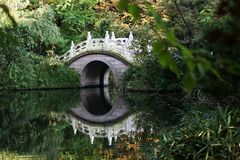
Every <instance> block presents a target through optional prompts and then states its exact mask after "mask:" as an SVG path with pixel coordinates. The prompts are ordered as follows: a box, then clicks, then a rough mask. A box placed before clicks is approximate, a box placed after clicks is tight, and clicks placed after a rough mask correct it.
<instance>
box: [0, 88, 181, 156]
mask: <svg viewBox="0 0 240 160" xmlns="http://www.w3.org/2000/svg"><path fill="white" fill-rule="evenodd" d="M168 98H169V99H171V97H161V96H156V95H151V94H127V95H124V96H123V95H121V94H118V93H117V91H115V90H109V89H108V88H101V89H100V88H94V89H82V90H77V89H76V90H74V89H73V90H52V91H25V92H0V160H2V159H3V160H4V159H53V160H55V159H56V160H58V159H61V160H65V159H66V160H68V159H69V160H70V159H76V160H78V159H84V160H85V159H91V160H92V159H93V160H95V159H96V160H97V159H145V157H144V154H143V150H142V139H144V138H147V137H148V136H149V135H150V134H155V133H156V131H158V130H161V129H162V128H166V127H169V126H170V125H174V124H175V123H176V121H177V117H176V112H175V109H173V108H174V107H177V106H178V103H177V100H176V101H175V100H173V99H171V100H169V99H168Z"/></svg>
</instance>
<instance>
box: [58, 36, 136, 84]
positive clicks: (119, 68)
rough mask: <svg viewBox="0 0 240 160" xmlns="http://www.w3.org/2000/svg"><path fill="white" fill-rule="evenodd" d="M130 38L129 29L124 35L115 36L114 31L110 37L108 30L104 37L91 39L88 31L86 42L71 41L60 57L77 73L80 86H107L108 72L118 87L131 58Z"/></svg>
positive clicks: (131, 37) (131, 39)
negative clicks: (127, 33)
mask: <svg viewBox="0 0 240 160" xmlns="http://www.w3.org/2000/svg"><path fill="white" fill-rule="evenodd" d="M132 41H133V35H132V32H130V34H129V37H128V38H116V37H115V35H114V32H112V33H111V37H110V35H109V33H108V31H107V32H106V34H105V38H92V36H91V33H90V32H88V36H87V40H86V41H83V42H81V43H79V44H77V45H74V43H73V42H72V44H71V47H70V50H69V51H68V52H67V53H65V54H64V55H62V56H60V59H61V60H62V61H64V62H67V63H68V64H69V66H70V67H71V68H73V69H75V70H76V71H77V72H79V74H80V75H81V82H80V83H81V86H82V87H88V86H105V85H108V83H109V82H108V79H109V73H110V71H111V72H112V74H113V79H114V82H115V84H116V86H118V85H119V83H120V80H121V78H122V75H123V72H124V71H125V70H126V69H127V68H128V66H129V65H130V64H131V62H132V60H133V55H134V50H133V49H131V45H132Z"/></svg>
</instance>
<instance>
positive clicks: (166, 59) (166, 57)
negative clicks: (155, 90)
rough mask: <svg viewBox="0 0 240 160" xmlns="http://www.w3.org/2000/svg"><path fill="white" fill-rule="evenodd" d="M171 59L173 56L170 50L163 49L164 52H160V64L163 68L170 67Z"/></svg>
mask: <svg viewBox="0 0 240 160" xmlns="http://www.w3.org/2000/svg"><path fill="white" fill-rule="evenodd" d="M170 61H171V56H170V54H169V52H167V51H162V52H160V53H159V59H158V62H159V63H160V65H161V66H162V67H163V68H167V67H169V65H170Z"/></svg>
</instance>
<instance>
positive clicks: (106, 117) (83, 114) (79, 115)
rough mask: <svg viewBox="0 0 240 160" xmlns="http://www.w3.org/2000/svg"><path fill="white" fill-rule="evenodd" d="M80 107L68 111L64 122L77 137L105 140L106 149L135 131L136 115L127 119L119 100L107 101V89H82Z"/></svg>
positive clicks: (127, 114)
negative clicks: (78, 132)
mask: <svg viewBox="0 0 240 160" xmlns="http://www.w3.org/2000/svg"><path fill="white" fill-rule="evenodd" d="M81 99H82V101H81V103H80V104H79V105H78V106H77V107H76V108H72V109H70V112H71V113H70V114H68V115H67V117H66V120H67V121H68V123H70V124H71V125H72V126H73V131H74V133H75V134H76V133H77V131H80V132H82V133H84V134H87V135H89V137H90V140H91V143H93V141H94V138H97V137H99V138H100V137H101V138H107V139H108V142H109V145H111V144H112V139H113V138H114V139H115V141H116V140H117V137H119V136H121V135H132V136H133V134H134V133H135V132H136V131H137V126H136V124H135V115H130V113H129V111H128V109H127V106H126V105H125V103H124V100H123V98H122V97H121V96H117V97H116V100H115V102H114V103H112V102H111V101H110V97H109V92H108V88H104V89H99V88H94V89H84V90H83V91H82V92H81Z"/></svg>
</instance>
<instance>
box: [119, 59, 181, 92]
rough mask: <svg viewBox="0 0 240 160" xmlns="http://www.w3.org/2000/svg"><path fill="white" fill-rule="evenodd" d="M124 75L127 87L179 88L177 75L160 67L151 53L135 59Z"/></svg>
mask: <svg viewBox="0 0 240 160" xmlns="http://www.w3.org/2000/svg"><path fill="white" fill-rule="evenodd" d="M136 63H137V64H135V65H133V66H130V68H129V69H128V70H127V71H126V73H125V75H124V80H123V81H124V82H125V83H126V84H125V85H126V87H127V88H129V89H140V90H141V89H146V90H155V89H156V90H158V91H176V90H181V89H180V86H181V85H180V83H179V81H178V80H177V77H176V76H175V75H174V74H172V73H171V72H170V71H169V70H167V69H161V68H160V66H159V64H158V63H157V60H156V58H155V57H154V56H152V55H146V56H143V57H141V58H138V59H137V60H136Z"/></svg>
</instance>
